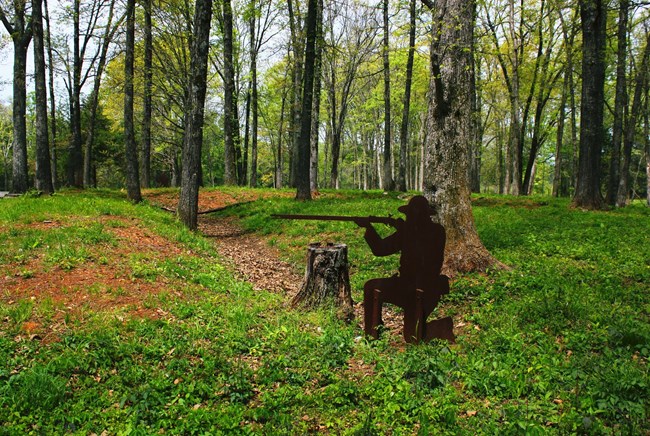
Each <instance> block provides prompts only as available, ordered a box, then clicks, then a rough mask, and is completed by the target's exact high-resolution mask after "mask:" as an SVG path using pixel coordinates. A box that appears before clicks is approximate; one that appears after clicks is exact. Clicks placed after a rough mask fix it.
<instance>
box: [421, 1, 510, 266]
mask: <svg viewBox="0 0 650 436" xmlns="http://www.w3.org/2000/svg"><path fill="white" fill-rule="evenodd" d="M432 13H433V14H434V18H433V20H434V26H433V29H434V30H433V31H434V32H437V33H436V34H435V35H434V36H435V37H434V38H432V41H433V42H432V47H431V67H432V69H431V71H432V76H431V79H430V85H429V107H428V112H427V123H426V131H427V132H428V137H427V142H426V143H425V175H424V187H423V188H424V189H423V192H424V195H425V196H426V197H427V199H428V200H429V201H430V202H431V204H432V205H433V206H434V208H435V210H436V216H435V217H434V218H435V219H436V220H437V221H439V222H440V224H442V225H443V226H444V227H445V230H446V233H447V244H446V250H445V251H446V255H445V270H446V272H448V273H450V274H453V273H455V272H459V271H476V270H485V269H487V268H488V267H491V266H493V265H497V264H498V262H497V261H496V260H495V259H494V258H493V257H492V256H491V255H490V253H488V251H487V250H486V249H485V247H484V246H483V244H482V243H481V241H480V239H479V237H478V234H477V232H476V228H475V225H474V218H473V215H472V206H471V200H470V194H471V193H470V188H469V179H468V168H469V160H468V155H467V143H468V141H471V140H472V132H471V131H472V129H471V123H472V114H471V106H472V104H471V101H470V100H471V83H472V77H471V76H472V73H473V69H472V62H473V58H472V53H473V49H472V44H473V33H474V32H473V22H474V21H473V7H472V3H471V2H466V1H464V0H442V1H440V2H436V8H435V9H434V10H432Z"/></svg>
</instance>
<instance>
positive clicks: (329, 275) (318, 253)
mask: <svg viewBox="0 0 650 436" xmlns="http://www.w3.org/2000/svg"><path fill="white" fill-rule="evenodd" d="M332 303H333V304H334V305H335V306H336V307H337V308H338V309H339V316H340V317H342V318H343V319H345V320H347V321H350V320H351V319H352V318H354V309H353V302H352V295H351V292H350V276H349V264H348V247H347V245H344V244H335V245H329V244H328V245H325V246H321V245H320V244H310V247H309V249H308V252H307V266H306V268H305V279H304V281H303V283H302V286H301V287H300V291H298V294H296V296H295V297H294V298H293V300H292V301H291V305H292V306H294V307H296V306H303V307H307V308H310V309H313V308H317V307H323V306H326V305H328V304H332Z"/></svg>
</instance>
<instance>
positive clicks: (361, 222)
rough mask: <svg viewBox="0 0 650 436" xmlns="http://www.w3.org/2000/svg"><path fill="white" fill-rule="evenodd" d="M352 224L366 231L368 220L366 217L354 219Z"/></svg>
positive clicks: (368, 225) (368, 224)
mask: <svg viewBox="0 0 650 436" xmlns="http://www.w3.org/2000/svg"><path fill="white" fill-rule="evenodd" d="M354 222H355V223H356V225H358V226H359V227H363V228H366V229H367V228H368V227H370V218H368V217H358V218H355V219H354Z"/></svg>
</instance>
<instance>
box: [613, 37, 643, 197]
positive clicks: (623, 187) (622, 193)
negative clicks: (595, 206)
mask: <svg viewBox="0 0 650 436" xmlns="http://www.w3.org/2000/svg"><path fill="white" fill-rule="evenodd" d="M649 57H650V33H648V34H647V35H646V45H645V48H644V50H643V54H642V55H641V63H640V66H639V69H638V70H637V73H636V78H635V80H634V100H633V101H632V108H631V109H630V116H629V117H628V119H627V122H626V126H625V137H624V139H623V162H622V164H621V170H620V178H619V184H618V192H617V195H616V206H617V207H624V206H626V205H627V199H628V194H629V179H630V174H629V173H630V161H631V159H632V146H633V144H634V137H635V134H636V126H637V122H638V120H639V115H640V112H641V108H642V106H641V99H642V97H643V91H644V86H647V84H646V82H647V80H648V68H650V66H648V60H649Z"/></svg>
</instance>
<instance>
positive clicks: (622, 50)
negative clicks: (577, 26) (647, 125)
mask: <svg viewBox="0 0 650 436" xmlns="http://www.w3.org/2000/svg"><path fill="white" fill-rule="evenodd" d="M629 7H630V4H629V0H620V1H619V7H618V31H617V32H616V43H617V48H616V96H615V98H614V125H613V127H612V155H611V157H610V161H609V180H608V183H607V204H609V205H610V206H613V205H614V204H616V194H617V191H618V183H619V179H620V177H621V174H620V172H619V171H620V166H621V143H622V140H623V121H624V119H625V108H626V107H627V80H626V79H627V78H626V71H625V70H626V64H627V22H628V15H629V14H628V10H629Z"/></svg>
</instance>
